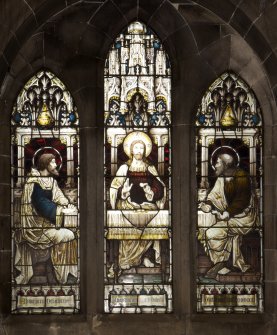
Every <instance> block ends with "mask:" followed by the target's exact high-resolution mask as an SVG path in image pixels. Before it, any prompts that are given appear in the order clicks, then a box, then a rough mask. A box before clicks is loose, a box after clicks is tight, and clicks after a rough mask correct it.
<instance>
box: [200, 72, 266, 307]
mask: <svg viewBox="0 0 277 335" xmlns="http://www.w3.org/2000/svg"><path fill="white" fill-rule="evenodd" d="M196 133H197V135H196V149H197V150H196V161H197V184H198V224H197V245H198V252H197V311H198V312H204V313H257V312H262V311H263V248H262V244H263V243H262V242H263V221H262V116H261V110H260V106H259V103H258V101H257V99H256V97H255V95H254V93H253V92H252V90H251V89H250V88H249V87H248V85H247V84H246V83H245V82H244V81H243V80H242V79H241V78H240V77H239V76H237V75H236V74H234V73H232V72H227V73H224V74H223V75H222V76H220V77H219V78H218V79H217V80H216V81H215V82H214V83H213V84H212V85H211V86H210V88H209V90H208V91H207V92H206V93H205V95H204V97H203V99H202V102H201V104H200V106H199V108H198V112H197V115H196Z"/></svg>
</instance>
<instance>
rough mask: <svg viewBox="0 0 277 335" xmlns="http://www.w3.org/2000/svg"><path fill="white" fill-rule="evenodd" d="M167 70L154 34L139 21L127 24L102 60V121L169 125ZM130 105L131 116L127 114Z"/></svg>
mask: <svg viewBox="0 0 277 335" xmlns="http://www.w3.org/2000/svg"><path fill="white" fill-rule="evenodd" d="M170 74H171V70H170V64H169V60H168V56H167V54H166V52H165V51H164V49H163V46H162V44H161V42H160V41H159V39H158V38H157V37H156V35H155V34H154V33H153V32H152V31H151V30H150V29H148V28H147V27H146V26H145V25H144V24H142V23H141V22H134V23H132V24H130V25H129V26H128V28H127V30H126V31H125V32H123V33H122V34H120V35H119V36H118V37H117V38H116V40H115V42H114V43H113V45H112V48H111V50H110V52H109V56H108V58H107V60H106V66H105V87H106V89H105V111H107V112H106V113H105V123H106V125H107V126H132V125H134V126H148V125H149V126H151V127H155V126H167V125H169V124H170V111H171V97H170V89H171V81H170V80H171V79H170ZM134 93H136V94H134ZM132 105H133V107H131V106H132ZM130 108H132V114H133V116H134V117H133V118H130V115H128V110H129V109H130ZM139 109H141V110H142V111H143V112H142V113H139V112H138V110H139Z"/></svg>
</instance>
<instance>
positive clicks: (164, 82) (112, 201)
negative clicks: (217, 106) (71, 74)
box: [104, 22, 172, 313]
mask: <svg viewBox="0 0 277 335" xmlns="http://www.w3.org/2000/svg"><path fill="white" fill-rule="evenodd" d="M104 106H105V147H104V150H105V168H104V171H105V175H104V179H105V227H104V229H105V253H104V260H105V293H104V299H105V302H104V310H105V312H107V313H168V312H171V311H172V285H171V282H172V246H171V245H172V244H171V214H170V213H171V176H170V165H171V162H170V159H171V154H170V152H171V144H170V124H171V120H170V119H171V77H170V64H169V59H168V56H167V54H166V52H165V51H164V49H163V46H162V44H161V42H160V40H159V39H158V38H157V36H156V35H155V34H154V33H153V31H152V30H151V29H149V28H148V27H146V26H145V25H144V24H142V23H141V22H133V23H132V24H130V25H129V26H128V27H127V28H126V30H125V31H123V33H122V34H120V35H119V36H118V37H117V38H116V39H115V41H114V43H113V45H112V46H111V48H110V51H109V54H108V57H107V59H106V64H105V99H104Z"/></svg>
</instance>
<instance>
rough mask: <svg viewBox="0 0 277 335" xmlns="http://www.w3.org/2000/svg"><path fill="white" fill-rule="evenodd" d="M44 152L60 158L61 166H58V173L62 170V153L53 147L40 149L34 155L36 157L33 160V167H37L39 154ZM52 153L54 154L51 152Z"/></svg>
mask: <svg viewBox="0 0 277 335" xmlns="http://www.w3.org/2000/svg"><path fill="white" fill-rule="evenodd" d="M42 150H46V152H45V153H53V154H54V155H55V156H57V155H58V156H59V158H60V162H61V163H60V164H59V165H57V170H58V171H60V169H61V168H62V165H63V159H62V155H61V153H60V152H59V151H58V150H57V149H55V148H53V147H42V148H39V149H38V150H37V151H36V152H35V153H34V156H33V159H32V164H33V166H35V159H36V157H37V155H38V154H39V152H40V151H42ZM51 151H52V152H51ZM41 154H44V152H42V153H41Z"/></svg>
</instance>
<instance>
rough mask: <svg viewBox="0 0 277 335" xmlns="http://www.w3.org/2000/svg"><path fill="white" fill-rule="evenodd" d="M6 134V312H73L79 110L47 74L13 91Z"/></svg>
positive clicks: (77, 305)
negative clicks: (9, 280)
mask: <svg viewBox="0 0 277 335" xmlns="http://www.w3.org/2000/svg"><path fill="white" fill-rule="evenodd" d="M11 135H12V171H11V178H12V180H11V184H12V313H16V314H19V313H24V314H42V313H55V314H72V313H78V311H79V309H80V296H79V280H80V269H79V266H80V261H79V210H78V208H79V133H78V113H77V110H76V107H75V105H74V102H73V99H72V96H71V94H70V93H69V91H68V90H67V89H66V87H65V86H64V84H63V83H62V82H61V81H60V80H59V79H58V78H57V77H56V76H55V75H53V74H52V73H51V72H49V71H46V70H42V71H40V72H38V73H37V74H36V75H35V76H33V77H32V78H31V79H30V80H29V81H28V82H27V83H26V84H25V86H24V88H23V89H22V90H21V92H20V93H19V95H18V97H17V100H16V103H15V104H14V108H13V113H12V120H11Z"/></svg>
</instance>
